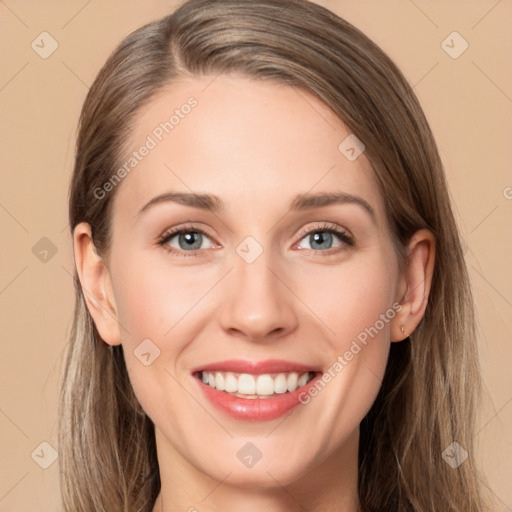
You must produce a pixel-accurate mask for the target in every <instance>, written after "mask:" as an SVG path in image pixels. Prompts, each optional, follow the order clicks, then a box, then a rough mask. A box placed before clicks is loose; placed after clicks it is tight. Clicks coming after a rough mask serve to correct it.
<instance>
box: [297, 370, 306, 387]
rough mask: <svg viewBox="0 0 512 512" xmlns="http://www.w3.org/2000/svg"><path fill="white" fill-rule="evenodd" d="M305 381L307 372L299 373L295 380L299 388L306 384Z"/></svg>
mask: <svg viewBox="0 0 512 512" xmlns="http://www.w3.org/2000/svg"><path fill="white" fill-rule="evenodd" d="M307 381H308V375H307V373H305V374H304V375H301V376H300V377H299V380H298V382H297V386H298V387H299V388H301V387H302V386H304V385H305V384H306V382H307Z"/></svg>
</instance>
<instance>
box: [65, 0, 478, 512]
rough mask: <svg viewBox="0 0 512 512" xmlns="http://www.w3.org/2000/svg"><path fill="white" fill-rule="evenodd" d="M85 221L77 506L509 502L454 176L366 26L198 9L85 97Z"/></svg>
mask: <svg viewBox="0 0 512 512" xmlns="http://www.w3.org/2000/svg"><path fill="white" fill-rule="evenodd" d="M70 225H71V230H72V235H73V243H74V255H75V262H76V269H77V273H76V276H75V285H76V309H75V317H74V324H73V329H72V334H71V343H70V349H69V352H68V356H67V361H66V371H65V378H64V383H63V387H62V402H61V425H60V452H61V457H60V460H61V486H62V492H63V498H64V503H65V509H66V510H69V511H78V510H82V511H93V510H94V511H99V510H105V511H109V512H113V511H148V512H150V511H153V512H160V511H162V512H169V511H175V510H199V511H203V510H208V511H221V510H222V511H223V510H243V511H246V512H251V511H256V510H258V511H259V510H262V509H264V508H265V509H267V510H269V511H272V512H274V511H288V510H308V511H316V510H343V511H345V512H355V511H364V512H366V511H379V512H382V511H422V512H426V511H432V510H436V511H442V510H455V511H460V512H472V511H480V510H483V509H482V506H483V505H482V501H481V498H480V491H479V488H478V476H477V470H476V468H475V464H474V455H473V446H472V432H473V424H474V413H475V407H476V403H477V402H476V400H477V397H478V391H479V374H478V362H477V356H476V343H475V332H474V313H473V304H472V298H471V290H470V285H469V280H468V274H467V271H466V267H465V263H464V258H463V253H462V250H461V242H460V237H459V234H458V231H457V227H456V224H455V221H454V217H453V214H452V210H451V206H450V202H449V197H448V193H447V187H446V183H445V177H444V172H443V168H442V163H441V161H440V158H439V154H438V151H437V148H436V144H435V142H434V139H433V136H432V133H431V131H430V128H429V126H428V124H427V121H426V119H425V117H424V115H423V113H422V110H421V108H420V106H419V103H418V101H417V99H416V97H415V95H414V93H413V91H412V90H411V88H410V86H409V85H408V84H407V82H406V81H405V79H404V77H403V76H402V74H401V73H400V71H399V70H398V69H397V68H396V66H395V65H394V64H393V63H392V62H391V60H390V59H389V58H388V57H387V56H386V55H385V54H384V53H383V52H382V50H380V49H379V48H378V47H377V46H376V45H375V44H374V43H372V42H371V41H370V40H369V39H368V38H367V37H366V36H364V35H363V34H362V33H361V32H360V31H358V30H357V29H356V28H354V27H353V26H352V25H350V24H349V23H347V22H346V21H344V20H342V19H340V18H339V17H337V16H335V15H334V14H333V13H331V12H330V11H328V10H326V9H325V8H322V7H320V6H318V5H316V4H314V3H309V2H306V1H303V0H293V1H287V0H278V1H274V0H272V1H270V0H257V1H253V0H251V1H248V0H220V1H216V2H211V1H208V0H190V1H188V2H186V3H184V4H183V5H182V6H181V7H180V8H179V9H178V10H177V11H176V12H175V13H173V14H172V15H170V16H168V17H165V18H163V19H161V20H158V21H156V22H154V23H150V24H149V25H146V26H144V27H142V28H140V29H139V30H137V31H135V32H134V33H132V34H130V35H129V36H128V37H127V38H126V39H125V40H124V41H123V42H122V43H121V44H120V46H119V47H118V48H117V49H116V50H115V52H114V53H113V54H112V55H111V57H110V58H109V59H108V61H107V63H106V64H105V66H104V67H103V69H102V70H101V71H100V73H99V75H98V77H97V78H96V80H95V82H94V84H93V86H92V87H91V89H90V91H89V94H88V96H87V98H86V100H85V103H84V106H83V110H82V114H81V120H80V128H79V134H78V142H77V152H76V161H75V169H74V174H73V178H72V183H71V191H70ZM324 244H326V245H327V246H325V245H324Z"/></svg>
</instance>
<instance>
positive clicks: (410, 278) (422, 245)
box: [391, 229, 436, 341]
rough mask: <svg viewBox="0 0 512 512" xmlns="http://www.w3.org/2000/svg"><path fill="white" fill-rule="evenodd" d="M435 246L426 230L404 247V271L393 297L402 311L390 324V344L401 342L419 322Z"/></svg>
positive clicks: (423, 307) (432, 238) (420, 231)
mask: <svg viewBox="0 0 512 512" xmlns="http://www.w3.org/2000/svg"><path fill="white" fill-rule="evenodd" d="M435 246H436V241H435V237H434V235H433V234H432V232H431V231H430V230H428V229H420V230H419V231H417V232H416V233H414V235H413V236H412V237H411V240H410V241H409V243H408V246H407V260H406V268H405V269H404V271H403V274H402V276H401V278H400V284H399V286H398V290H399V291H398V296H397V297H396V300H397V302H399V303H400V304H401V306H402V309H400V310H399V311H398V312H397V314H396V315H395V317H394V318H393V321H392V323H391V341H402V340H404V339H405V338H407V337H409V336H410V335H411V333H412V332H413V331H414V329H416V327H417V326H418V324H419V323H420V321H421V319H422V318H423V315H424V313H425V310H426V308H427V303H428V297H429V293H430V287H431V284H432V274H433V272H434V262H435ZM402 329H403V331H402Z"/></svg>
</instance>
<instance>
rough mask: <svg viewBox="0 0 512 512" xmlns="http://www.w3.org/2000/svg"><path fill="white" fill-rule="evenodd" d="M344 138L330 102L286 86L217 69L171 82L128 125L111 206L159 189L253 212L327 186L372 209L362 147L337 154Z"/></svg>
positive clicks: (377, 205) (130, 204)
mask: <svg viewBox="0 0 512 512" xmlns="http://www.w3.org/2000/svg"><path fill="white" fill-rule="evenodd" d="M347 137H353V135H351V134H350V131H349V130H348V129H347V127H346V126H345V125H344V123H343V122H342V121H341V120H340V119H339V118H338V117H337V116H336V115H335V113H334V112H333V111H332V110H331V109H329V108H328V107H327V106H326V105H325V104H324V103H322V102H321V101H320V100H318V99H317V98H316V97H315V96H313V95H312V94H310V93H308V92H306V91H304V90H301V89H298V88H295V87H291V86H287V85H282V84H277V83H274V82H263V81H255V80H251V79H248V78H240V77H227V76H217V77H207V78H203V79H189V80H184V81H180V82H174V83H172V84H170V85H169V86H168V87H166V88H165V89H164V90H162V91H160V93H159V94H158V95H157V96H155V97H154V98H153V99H152V100H151V101H150V102H148V104H147V105H145V106H143V107H142V109H141V111H140V112H139V115H138V116H137V118H136V119H135V122H134V123H133V125H132V127H131V135H130V138H129V141H128V147H127V148H125V150H124V151H123V155H122V161H123V164H125V170H127V171H128V172H127V173H124V174H126V177H125V178H123V182H122V183H121V185H122V186H120V187H119V190H117V194H116V199H115V201H116V203H117V206H118V208H116V211H117V210H119V211H120V212H123V214H126V215H131V216H135V214H136V211H137V210H138V208H140V207H141V206H142V205H143V204H144V203H145V202H147V201H148V200H150V199H151V198H152V197H154V196H156V195H159V194H162V193H165V192H168V191H179V192H193V193H209V194H213V195H216V196H218V197H220V198H221V199H222V200H223V201H225V202H226V206H227V209H228V210H229V208H231V210H232V211H233V212H240V211H241V210H251V211H252V212H253V213H258V212H260V213H261V208H262V205H265V206H266V207H267V208H268V209H270V207H271V205H282V206H283V207H284V206H286V205H288V204H289V203H291V202H292V200H293V198H295V197H296V196H297V195H298V194H304V193H306V192H310V193H315V192H321V191H322V192H324V191H337V192H344V193H347V194H357V195H358V196H362V197H364V199H366V200H367V201H368V202H369V203H371V204H372V205H373V207H374V209H375V210H376V211H377V213H378V216H381V215H382V208H383V203H382V200H381V197H380V193H379V188H378V184H377V181H376V177H375V174H374V172H373V169H372V168H371V166H370V164H369V162H368V160H367V159H366V157H365V155H364V153H362V154H361V155H360V156H359V157H358V158H356V159H355V160H353V159H349V158H347V152H346V149H347V145H348V146H353V144H352V143H351V141H352V139H351V138H349V139H347ZM347 140H348V142H346V141H347ZM344 141H345V142H344ZM144 148H148V149H144ZM357 149H358V148H357V147H355V150H356V151H357ZM135 153H136V154H135ZM142 153H144V155H142ZM352 154H353V152H352V153H350V152H349V153H348V156H351V155H352Z"/></svg>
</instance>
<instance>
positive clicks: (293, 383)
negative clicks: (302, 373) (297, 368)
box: [286, 372, 299, 391]
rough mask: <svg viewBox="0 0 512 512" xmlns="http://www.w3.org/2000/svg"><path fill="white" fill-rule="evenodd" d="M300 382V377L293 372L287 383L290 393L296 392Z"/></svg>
mask: <svg viewBox="0 0 512 512" xmlns="http://www.w3.org/2000/svg"><path fill="white" fill-rule="evenodd" d="M298 380H299V375H298V374H297V373H295V372H292V373H290V374H289V375H288V378H287V381H286V387H287V388H288V391H295V390H296V389H297V387H298V386H297V382H298Z"/></svg>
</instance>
